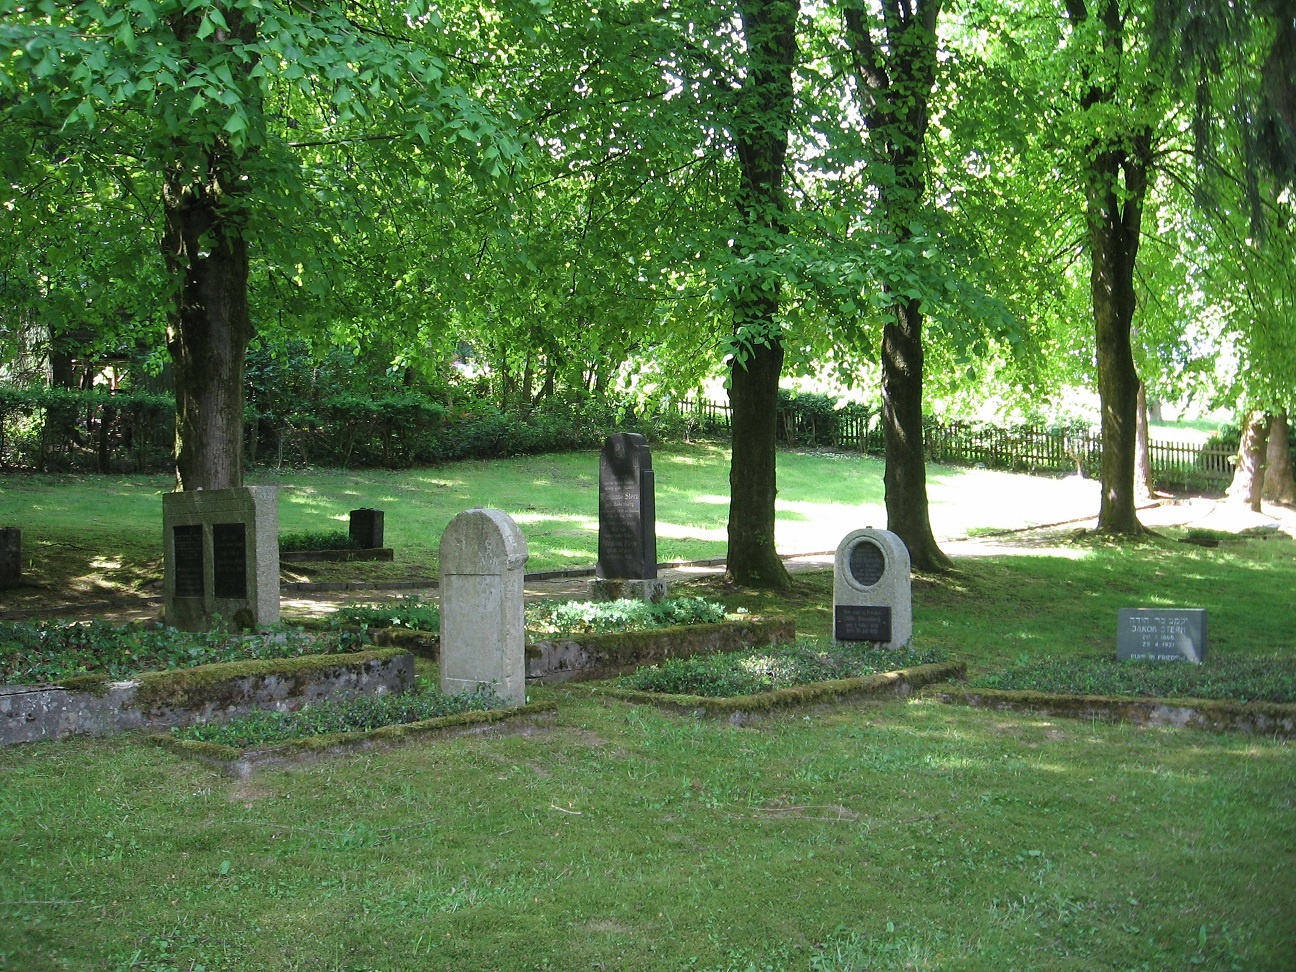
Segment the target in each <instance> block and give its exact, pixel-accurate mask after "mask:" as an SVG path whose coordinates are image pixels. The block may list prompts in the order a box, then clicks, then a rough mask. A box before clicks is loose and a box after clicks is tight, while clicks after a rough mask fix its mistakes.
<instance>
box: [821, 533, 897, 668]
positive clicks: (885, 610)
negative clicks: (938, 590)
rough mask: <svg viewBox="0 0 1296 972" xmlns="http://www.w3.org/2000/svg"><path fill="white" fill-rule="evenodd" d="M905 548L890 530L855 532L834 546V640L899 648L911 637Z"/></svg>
mask: <svg viewBox="0 0 1296 972" xmlns="http://www.w3.org/2000/svg"><path fill="white" fill-rule="evenodd" d="M910 566H911V563H910V559H909V548H908V547H906V546H905V544H904V541H903V540H901V539H900V537H898V536H897V535H896V534H894V533H892V532H891V531H889V530H874V529H872V528H871V527H870V528H867V529H864V530H853V531H852V532H850V533H848V534H846V536H845V537H844V538H842V542H841V543H840V544H838V545H837V556H836V563H835V569H834V572H833V639H834V640H835V641H843V642H849V641H868V642H875V643H878V644H886V645H890V646H892V647H899V646H901V645H905V644H907V643H908V642H909V639H910V637H911V636H912V634H913V596H912V592H911V588H910V580H909V572H910Z"/></svg>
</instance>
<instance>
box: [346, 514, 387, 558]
mask: <svg viewBox="0 0 1296 972" xmlns="http://www.w3.org/2000/svg"><path fill="white" fill-rule="evenodd" d="M350 534H351V541H352V542H353V543H354V544H356V546H358V547H360V548H361V549H362V550H377V549H378V548H379V547H381V546H382V545H383V511H382V510H371V509H369V508H367V507H363V508H361V509H358V510H352V511H351V521H350Z"/></svg>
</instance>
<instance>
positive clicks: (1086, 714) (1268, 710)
mask: <svg viewBox="0 0 1296 972" xmlns="http://www.w3.org/2000/svg"><path fill="white" fill-rule="evenodd" d="M924 694H925V695H927V696H928V697H930V698H934V699H939V700H940V701H941V702H947V703H950V704H954V705H970V706H976V707H978V708H985V709H1001V710H1013V711H1017V712H1031V713H1039V714H1040V715H1051V716H1061V717H1064V718H1071V719H1102V720H1104V721H1107V722H1133V723H1136V724H1137V725H1144V726H1188V727H1191V728H1194V729H1207V730H1210V731H1212V732H1224V731H1237V732H1248V733H1253V734H1255V735H1265V736H1281V737H1283V738H1290V737H1293V736H1296V705H1285V704H1279V703H1275V702H1233V701H1229V700H1226V699H1143V698H1136V697H1134V696H1125V695H1051V694H1049V693H1045V692H1010V691H1005V690H1003V689H964V688H960V689H941V690H939V691H929V692H927V693H924Z"/></svg>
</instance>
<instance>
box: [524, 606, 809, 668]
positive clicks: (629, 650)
mask: <svg viewBox="0 0 1296 972" xmlns="http://www.w3.org/2000/svg"><path fill="white" fill-rule="evenodd" d="M795 638H796V622H795V621H793V620H792V619H791V618H752V619H751V620H748V621H722V622H720V623H718V624H687V625H679V626H677V627H673V628H654V629H652V630H649V631H618V632H612V633H609V634H584V635H556V636H554V637H553V638H550V639H546V640H542V641H533V642H531V643H530V644H528V645H527V649H526V666H527V681H529V682H567V681H577V680H581V679H590V678H608V677H610V676H612V675H621V674H624V673H626V672H632V671H634V670H635V669H636V668H638V667H639V666H640V665H654V664H657V663H658V662H662V661H665V660H666V659H667V658H687V657H689V656H690V655H710V654H716V653H718V652H726V651H741V650H743V649H744V648H755V647H759V646H761V645H777V644H785V643H787V642H789V641H792V640H794V639H795Z"/></svg>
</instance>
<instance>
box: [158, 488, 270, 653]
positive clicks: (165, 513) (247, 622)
mask: <svg viewBox="0 0 1296 972" xmlns="http://www.w3.org/2000/svg"><path fill="white" fill-rule="evenodd" d="M162 532H163V538H162V559H163V581H162V583H163V593H164V597H165V605H166V607H165V610H166V622H167V624H169V625H171V626H172V627H174V628H180V629H182V630H185V631H204V630H206V629H207V628H208V627H210V626H211V623H212V618H213V616H214V615H217V614H219V615H220V616H221V617H222V618H224V619H225V620H227V621H231V622H233V623H234V624H235V625H237V626H239V627H241V628H255V627H257V626H259V625H263V624H273V623H275V622H276V621H278V620H279V506H278V491H277V488H276V487H274V486H244V487H240V488H237V489H208V490H202V489H198V490H186V491H185V492H182V493H167V494H166V495H164V496H163V497H162Z"/></svg>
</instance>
